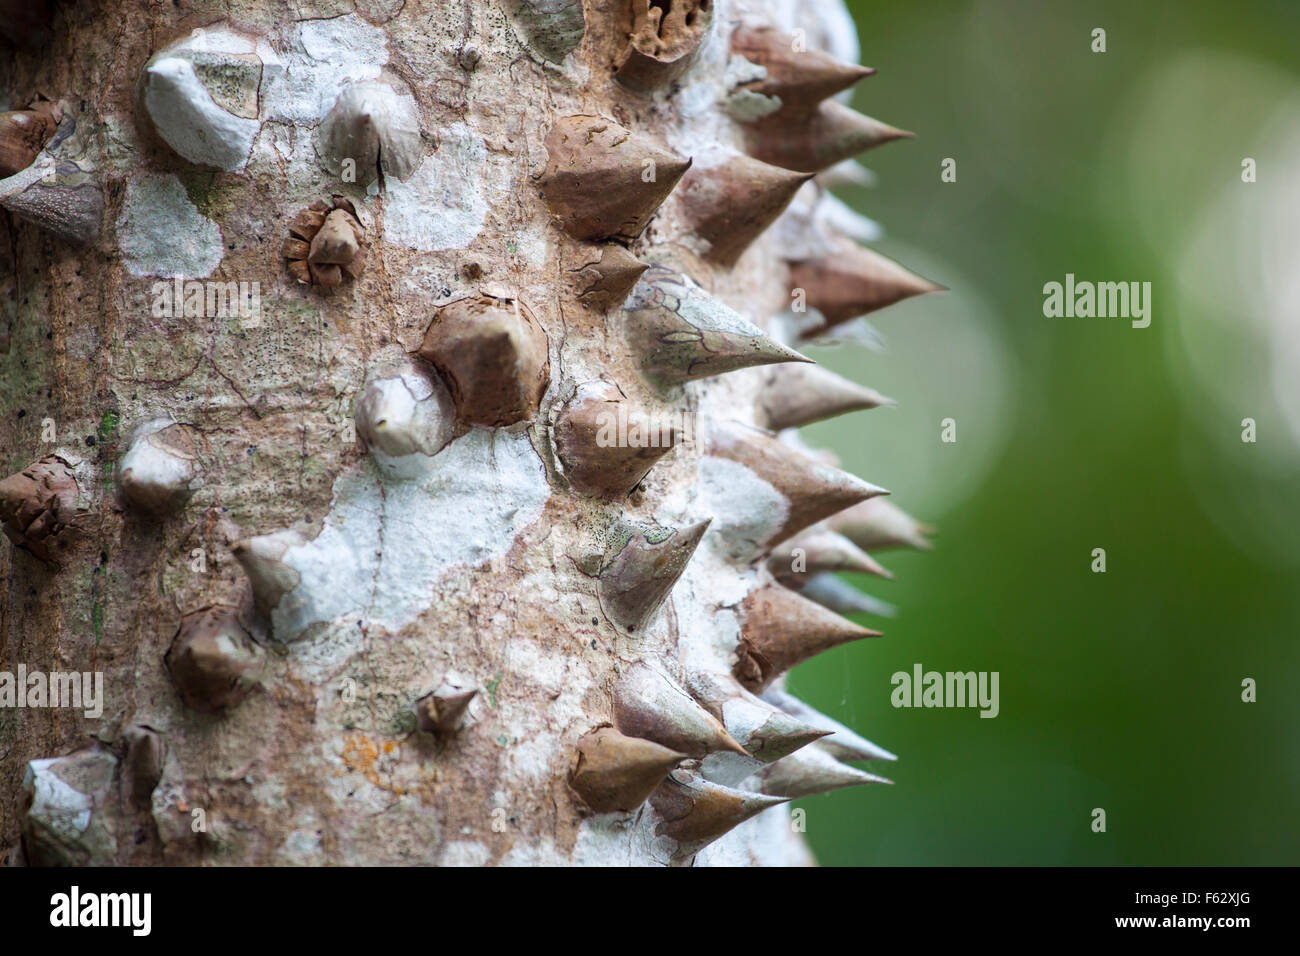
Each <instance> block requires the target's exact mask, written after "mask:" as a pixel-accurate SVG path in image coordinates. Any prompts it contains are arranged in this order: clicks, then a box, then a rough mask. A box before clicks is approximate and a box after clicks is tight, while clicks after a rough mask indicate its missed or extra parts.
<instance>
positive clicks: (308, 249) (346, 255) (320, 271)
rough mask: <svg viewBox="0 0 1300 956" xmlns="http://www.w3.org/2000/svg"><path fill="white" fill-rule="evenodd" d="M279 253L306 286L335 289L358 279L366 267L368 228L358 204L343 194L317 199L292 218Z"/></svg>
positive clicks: (290, 269)
mask: <svg viewBox="0 0 1300 956" xmlns="http://www.w3.org/2000/svg"><path fill="white" fill-rule="evenodd" d="M280 252H281V254H282V255H283V256H284V257H285V259H287V260H288V264H289V274H290V275H292V276H293V277H294V278H295V279H297V280H298V281H299V282H301V283H303V284H304V285H314V286H319V287H321V288H324V289H335V288H337V287H338V286H340V285H342V283H343V282H344V280H354V279H356V278H357V277H358V276H360V275H361V273H362V272H364V271H365V268H366V238H365V230H364V229H363V228H362V226H361V222H360V220H358V219H357V210H356V207H355V206H353V205H352V203H351V202H350V201H349V200H347V199H344V198H343V197H341V196H336V197H334V199H333V201H332V202H326V201H325V200H323V199H318V200H316V201H314V202H313V203H312V204H311V205H310V206H308V207H307V208H306V209H303V210H301V211H299V212H298V214H297V215H295V216H294V218H293V219H292V220H291V221H290V223H289V236H288V238H286V239H285V240H284V243H283V244H282V246H281V247H280Z"/></svg>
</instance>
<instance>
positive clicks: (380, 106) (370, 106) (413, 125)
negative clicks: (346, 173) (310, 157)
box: [316, 80, 423, 186]
mask: <svg viewBox="0 0 1300 956" xmlns="http://www.w3.org/2000/svg"><path fill="white" fill-rule="evenodd" d="M422 147H423V142H422V140H421V139H420V113H419V108H418V107H417V106H416V104H415V98H414V97H413V96H411V94H410V93H409V92H401V93H399V92H398V91H397V90H395V89H394V88H393V87H392V86H391V85H390V84H389V83H386V82H384V81H382V80H367V81H362V82H356V83H352V82H350V83H348V84H347V85H346V86H345V87H344V88H343V91H342V92H341V93H339V96H338V99H337V100H335V101H334V105H333V106H332V107H331V108H330V111H329V113H327V114H326V116H325V119H323V120H322V121H321V124H320V127H319V128H318V130H317V133H316V151H317V153H318V154H319V155H320V157H321V160H322V165H323V166H324V167H325V168H326V169H327V170H328V171H329V172H331V173H333V174H334V175H335V176H339V175H341V174H342V168H343V167H342V163H343V160H345V159H350V160H352V161H353V162H354V163H355V164H356V171H357V172H358V173H359V172H360V171H362V170H369V171H373V172H377V173H382V174H383V175H384V176H385V177H390V176H391V177H394V178H396V179H399V180H403V181H405V180H407V179H409V178H410V177H411V174H412V173H414V172H415V169H416V167H417V166H418V165H419V164H420V152H421V149H422ZM360 185H363V186H364V185H368V183H365V182H360Z"/></svg>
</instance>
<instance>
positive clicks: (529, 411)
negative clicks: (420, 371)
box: [416, 296, 551, 427]
mask: <svg viewBox="0 0 1300 956" xmlns="http://www.w3.org/2000/svg"><path fill="white" fill-rule="evenodd" d="M416 354H417V355H419V356H420V357H421V358H423V359H425V360H426V361H428V362H431V363H432V364H433V365H434V366H435V367H436V368H437V369H438V371H439V372H441V373H442V377H443V380H444V381H445V382H446V383H447V387H448V389H450V391H451V397H452V400H453V401H454V402H455V403H456V415H457V417H458V418H459V419H460V421H462V422H464V423H466V424H470V425H486V426H489V427H494V426H498V425H513V424H514V423H515V422H520V421H523V420H525V419H529V418H532V417H533V416H534V415H535V414H537V407H538V405H539V404H540V403H541V400H542V395H543V394H544V393H545V392H546V386H547V384H548V383H549V382H550V375H551V363H550V355H549V346H548V344H547V340H546V332H545V331H543V329H542V327H541V326H540V325H539V324H538V323H537V320H536V319H535V318H534V317H533V314H532V313H531V312H530V311H529V310H528V308H527V307H526V306H524V304H523V303H522V302H520V301H519V300H518V299H496V298H492V297H489V296H474V297H470V298H465V299H457V300H456V301H455V302H452V303H450V304H448V305H445V306H443V307H442V308H441V309H439V310H438V315H437V317H436V318H434V320H433V322H432V323H431V324H430V325H429V328H428V330H427V331H426V332H425V333H424V343H423V344H422V345H421V346H420V348H419V350H418V351H417V353H416Z"/></svg>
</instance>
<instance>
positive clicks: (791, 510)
mask: <svg viewBox="0 0 1300 956" xmlns="http://www.w3.org/2000/svg"><path fill="white" fill-rule="evenodd" d="M709 438H710V442H709V448H708V453H709V455H710V456H713V457H715V458H725V459H729V460H731V461H734V462H737V463H739V464H741V465H743V466H744V467H745V468H747V469H748V470H749V471H750V472H752V473H753V474H754V475H756V476H757V477H758V478H759V479H761V480H762V481H764V482H766V483H767V484H769V485H771V486H772V487H773V488H774V489H776V491H777V492H778V493H779V494H780V495H781V496H782V497H783V498H784V499H785V500H786V502H787V504H788V506H789V507H788V509H787V511H786V512H785V514H783V515H782V516H781V519H783V520H782V523H781V525H780V526H779V527H776V528H773V529H772V530H771V531H770V532H769V533H768V534H766V535H765V536H762V537H761V539H760V540H757V541H756V542H755V544H756V545H758V546H759V547H767V546H770V545H772V544H775V543H777V542H780V541H784V540H786V539H787V538H790V537H792V536H794V535H796V534H798V533H799V532H800V531H803V530H804V529H805V528H807V527H810V526H811V525H814V524H816V523H817V522H818V521H821V520H822V519H823V518H827V517H829V516H830V515H833V514H835V513H836V512H838V511H843V510H844V509H845V508H848V507H849V506H850V505H854V504H857V503H858V502H860V501H865V500H866V499H868V498H872V497H874V496H876V495H883V494H888V493H889V492H887V491H886V490H885V489H884V488H880V487H877V486H876V485H873V484H871V483H870V482H866V481H863V480H862V479H860V478H857V477H855V476H853V475H851V474H849V473H848V472H846V471H840V470H839V469H838V468H831V467H829V466H827V465H824V464H822V463H821V462H819V461H817V460H815V459H813V458H811V457H809V456H808V455H805V454H803V453H801V452H799V451H798V450H796V449H794V448H792V447H791V446H789V445H787V444H785V443H784V442H781V441H779V440H778V439H776V438H774V437H772V436H771V435H769V434H768V433H766V432H762V431H759V430H758V429H755V428H748V427H746V426H743V425H740V424H738V423H734V422H733V423H723V424H720V425H718V426H715V427H714V428H713V429H712V434H711V435H710V436H709Z"/></svg>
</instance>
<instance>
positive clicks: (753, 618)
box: [735, 584, 881, 692]
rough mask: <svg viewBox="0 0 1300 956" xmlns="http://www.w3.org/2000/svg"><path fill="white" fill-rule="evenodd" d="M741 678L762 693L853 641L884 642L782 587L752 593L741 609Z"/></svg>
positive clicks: (878, 633)
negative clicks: (806, 663)
mask: <svg viewBox="0 0 1300 956" xmlns="http://www.w3.org/2000/svg"><path fill="white" fill-rule="evenodd" d="M742 611H743V623H742V625H741V631H740V633H741V637H740V657H739V662H738V663H737V664H736V671H735V673H736V676H737V677H738V678H739V679H740V682H741V683H742V684H744V685H745V686H746V687H748V688H749V689H750V690H752V691H756V692H757V691H759V690H761V689H762V688H764V687H766V686H767V685H768V684H770V683H771V682H772V681H773V680H775V679H776V678H777V677H779V676H780V675H781V674H784V673H785V672H786V671H788V670H790V668H792V667H794V666H795V665H796V664H799V663H802V662H803V661H806V660H808V659H809V658H812V657H816V656H817V655H818V654H820V653H822V652H823V651H828V650H830V649H831V648H833V647H839V646H840V645H841V644H847V643H848V642H850V641H858V640H862V639H863V638H866V637H880V636H881V634H880V632H879V631H872V630H868V629H867V628H865V627H859V626H858V625H857V624H854V623H853V622H852V621H849V620H846V619H844V618H842V617H840V616H839V615H838V614H833V613H831V612H830V611H828V610H826V609H825V608H824V607H822V606H821V605H820V604H817V603H816V602H814V601H810V600H808V599H807V598H805V597H801V596H800V595H799V594H798V593H797V592H795V591H791V590H790V589H789V588H786V587H782V586H780V585H777V584H769V585H766V586H764V587H760V588H758V589H757V590H755V591H751V592H750V594H749V596H748V597H747V598H745V602H744V604H743V605H742Z"/></svg>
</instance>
